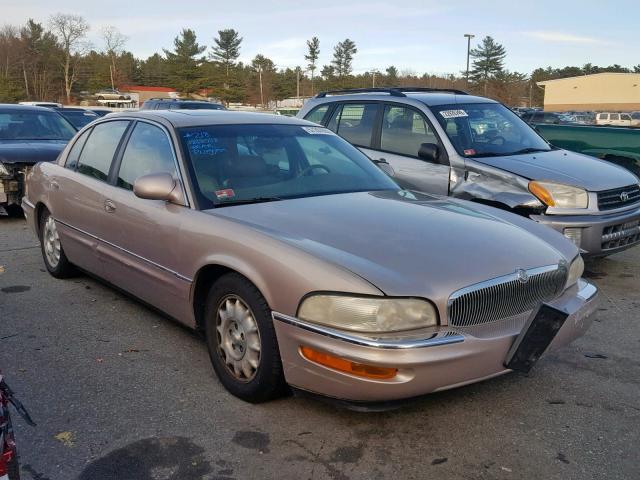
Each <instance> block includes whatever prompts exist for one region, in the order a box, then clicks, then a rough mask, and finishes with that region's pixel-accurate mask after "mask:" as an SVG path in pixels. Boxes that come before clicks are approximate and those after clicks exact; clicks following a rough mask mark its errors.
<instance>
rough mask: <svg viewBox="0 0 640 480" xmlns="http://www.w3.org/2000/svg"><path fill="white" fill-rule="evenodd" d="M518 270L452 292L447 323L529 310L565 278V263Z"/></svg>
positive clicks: (462, 323)
mask: <svg viewBox="0 0 640 480" xmlns="http://www.w3.org/2000/svg"><path fill="white" fill-rule="evenodd" d="M520 272H521V274H520V275H519V274H518V272H515V273H512V274H509V275H505V276H503V277H498V278H494V279H492V280H489V281H486V282H482V283H478V284H476V285H471V286H470V287H466V288H463V289H461V290H458V291H457V292H455V293H454V294H453V295H451V297H450V298H449V325H453V326H456V327H470V326H473V325H482V324H485V323H489V322H495V321H497V320H502V319H505V318H510V317H513V316H515V315H519V314H521V313H524V312H528V311H530V310H533V309H534V308H535V307H536V306H538V305H539V304H540V303H543V302H548V301H549V300H552V299H554V298H555V297H556V296H558V295H559V294H560V292H562V290H563V288H564V285H565V283H566V279H567V269H566V267H564V266H559V265H550V266H547V267H540V268H534V269H531V270H527V271H526V275H522V273H523V272H524V271H520ZM524 276H526V277H527V280H526V282H525V281H524V278H523V277H524ZM519 277H520V278H519Z"/></svg>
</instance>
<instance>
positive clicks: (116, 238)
mask: <svg viewBox="0 0 640 480" xmlns="http://www.w3.org/2000/svg"><path fill="white" fill-rule="evenodd" d="M153 173H169V174H170V175H172V176H173V177H174V178H175V179H176V180H177V181H178V182H180V184H181V185H180V188H182V180H181V179H182V174H181V173H180V171H179V169H178V164H177V157H176V153H175V149H174V146H173V143H172V140H171V137H170V135H169V132H168V131H167V130H165V128H164V127H163V126H161V125H159V124H156V123H151V122H147V121H137V122H136V123H135V125H134V126H133V128H132V129H131V131H130V134H129V135H128V137H127V139H126V140H125V145H123V148H122V149H121V152H120V155H119V157H118V158H117V160H116V165H115V167H114V169H113V172H112V177H111V179H110V182H109V184H108V185H106V186H105V196H106V201H107V202H108V203H109V205H110V208H109V211H108V213H106V220H105V221H106V223H107V225H108V226H109V230H108V232H106V233H105V242H104V244H102V245H101V246H99V253H100V255H101V256H102V257H104V262H105V266H106V267H107V268H106V269H105V277H106V279H107V280H109V281H110V282H112V283H113V284H115V285H118V286H120V287H121V288H124V289H125V290H127V291H129V292H131V293H132V294H134V295H135V296H137V297H139V298H141V299H143V300H145V301H146V302H148V303H150V304H152V305H154V306H156V307H159V308H161V309H162V310H163V311H166V312H167V313H169V314H170V315H172V316H174V317H178V318H182V317H184V312H181V310H180V309H181V308H182V307H184V305H186V304H188V298H189V289H190V285H191V284H190V281H189V280H188V279H187V278H186V277H184V276H182V275H180V273H179V270H180V258H181V256H182V251H181V240H180V225H181V218H182V216H181V214H182V213H184V211H185V209H188V207H187V206H186V205H185V206H181V205H175V204H173V203H169V202H166V201H163V200H147V199H142V198H138V197H137V196H136V195H135V194H134V193H133V185H134V183H135V181H136V179H137V178H139V177H141V176H143V175H149V174H153ZM184 198H186V196H184Z"/></svg>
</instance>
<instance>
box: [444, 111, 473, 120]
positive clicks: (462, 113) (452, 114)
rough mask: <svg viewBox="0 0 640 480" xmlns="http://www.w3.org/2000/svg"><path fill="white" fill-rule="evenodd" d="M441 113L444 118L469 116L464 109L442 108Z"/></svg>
mask: <svg viewBox="0 0 640 480" xmlns="http://www.w3.org/2000/svg"><path fill="white" fill-rule="evenodd" d="M440 115H442V116H443V117H444V118H460V117H468V116H469V115H467V112H465V111H464V110H442V111H441V112H440Z"/></svg>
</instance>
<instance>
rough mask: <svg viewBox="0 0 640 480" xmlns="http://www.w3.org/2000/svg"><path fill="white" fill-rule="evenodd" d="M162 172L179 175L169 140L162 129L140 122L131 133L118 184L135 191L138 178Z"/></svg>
mask: <svg viewBox="0 0 640 480" xmlns="http://www.w3.org/2000/svg"><path fill="white" fill-rule="evenodd" d="M162 172H166V173H170V174H172V175H177V172H176V165H175V160H174V157H173V148H172V147H171V143H170V141H169V138H168V137H167V135H166V133H165V132H164V131H163V130H162V129H161V128H159V127H156V126H155V125H151V124H148V123H144V122H140V123H138V124H137V125H136V126H135V128H134V130H133V132H132V133H131V137H129V141H128V142H127V146H126V148H125V150H124V154H123V155H122V162H121V163H120V171H119V172H118V182H117V184H118V186H119V187H122V188H126V189H127V190H133V183H134V182H135V181H136V179H137V178H138V177H141V176H143V175H149V174H150V173H162Z"/></svg>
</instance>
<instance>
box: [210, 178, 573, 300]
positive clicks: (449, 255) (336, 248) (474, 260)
mask: <svg viewBox="0 0 640 480" xmlns="http://www.w3.org/2000/svg"><path fill="white" fill-rule="evenodd" d="M207 213H209V214H211V215H219V216H222V217H225V218H231V219H233V220H235V221H237V222H239V223H243V224H246V225H247V226H249V227H251V228H253V229H258V230H260V231H262V232H264V233H266V234H268V235H270V236H272V237H274V238H277V239H279V240H281V241H283V242H287V243H289V244H291V245H293V246H295V247H297V248H299V249H302V250H304V251H306V252H308V253H311V254H313V255H314V256H317V257H319V258H322V259H324V260H326V261H329V262H332V263H334V264H336V265H339V266H342V267H343V268H347V269H348V270H350V271H351V272H353V273H355V274H357V275H359V276H360V277H362V278H364V279H365V280H367V281H369V282H370V283H372V284H373V285H374V286H376V287H377V288H379V289H380V290H382V291H383V292H385V293H386V294H387V295H399V296H420V297H427V298H430V299H432V300H434V301H435V302H436V303H439V304H440V305H439V307H441V308H444V307H443V306H442V302H443V301H444V302H446V299H447V298H448V297H449V295H450V294H451V293H452V292H453V291H455V290H457V289H459V288H462V287H465V286H468V285H471V284H474V283H478V282H481V281H484V280H487V279H490V278H494V277H497V276H501V275H505V274H509V273H513V272H514V271H516V269H518V268H524V269H528V268H534V267H540V266H544V265H552V264H558V262H559V261H561V260H569V259H571V258H572V257H573V256H575V255H577V249H576V248H575V247H574V246H573V245H572V244H571V243H570V242H568V241H567V240H565V239H564V238H563V237H562V236H561V235H559V234H557V233H555V232H551V230H550V229H548V228H547V229H546V230H544V232H545V234H543V237H545V236H546V231H547V230H549V234H550V235H549V238H551V239H552V241H553V242H555V243H556V245H555V248H554V247H553V246H551V245H550V243H548V241H545V240H543V239H542V238H541V237H539V236H536V235H533V234H532V233H529V232H528V231H527V230H526V229H525V228H523V225H524V226H525V227H526V226H528V225H530V224H531V225H535V224H534V222H531V221H529V220H525V219H521V218H520V217H515V215H512V214H510V213H508V212H501V211H499V210H496V209H493V208H489V207H484V206H477V207H476V206H475V205H474V204H471V203H470V202H466V201H463V200H453V199H447V198H446V197H434V196H429V195H423V194H417V193H409V192H406V191H401V192H397V191H384V192H362V193H349V194H338V195H326V196H319V197H311V198H301V199H289V200H281V201H276V202H270V203H260V204H251V205H238V206H227V207H224V208H217V209H213V210H208V211H207ZM501 215H504V217H503V218H500V216H501ZM512 217H513V218H514V220H515V219H516V218H517V220H515V221H514V222H510V221H508V219H509V218H512ZM518 222H521V223H522V225H520V224H518ZM534 231H535V229H534ZM547 240H548V238H547ZM258 248H259V247H258ZM561 251H562V252H563V253H561ZM264 253H265V254H266V255H268V254H269V252H268V251H265V252H264ZM282 261H286V259H282ZM300 268H304V266H303V265H301V266H300Z"/></svg>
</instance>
